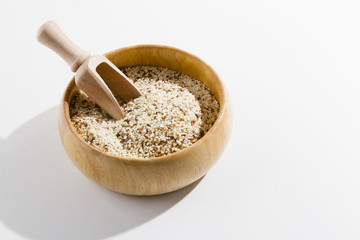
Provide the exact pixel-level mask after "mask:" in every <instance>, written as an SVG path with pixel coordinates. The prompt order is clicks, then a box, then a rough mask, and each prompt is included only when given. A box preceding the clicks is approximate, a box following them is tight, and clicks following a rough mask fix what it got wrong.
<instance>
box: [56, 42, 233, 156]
mask: <svg viewBox="0 0 360 240" xmlns="http://www.w3.org/2000/svg"><path fill="white" fill-rule="evenodd" d="M140 48H156V49H164V48H167V49H171V50H172V51H175V52H181V53H182V54H185V55H187V56H189V57H191V58H193V59H195V60H196V61H199V62H200V63H201V64H203V65H204V66H205V67H206V68H207V69H208V70H209V71H210V72H211V73H212V74H213V75H214V76H215V78H216V79H217V81H218V83H219V86H220V90H219V91H220V92H221V94H219V99H216V100H217V101H218V102H219V105H220V109H219V113H218V116H217V118H216V120H215V122H214V124H213V125H212V126H211V127H210V129H209V130H208V131H207V133H205V135H204V136H202V137H201V138H200V139H199V140H197V141H196V142H195V143H193V144H191V145H190V146H188V147H186V148H183V149H181V150H180V151H177V152H174V153H170V154H167V155H163V156H159V157H151V158H126V157H121V156H119V155H115V154H111V153H106V152H103V151H101V150H99V149H97V148H95V147H94V146H92V145H91V144H89V143H87V142H86V141H85V140H84V139H83V138H82V137H81V136H80V134H79V133H78V132H77V131H76V129H75V127H74V125H73V124H72V122H71V118H70V102H69V101H67V99H66V97H67V98H70V92H71V91H70V90H71V89H72V88H73V87H74V86H75V87H76V88H77V86H76V84H75V77H73V78H72V79H71V80H70V82H69V84H68V85H67V86H66V89H65V92H64V94H63V97H62V100H61V106H62V107H61V109H62V111H63V113H64V117H65V119H66V122H67V125H68V126H69V129H71V132H72V134H74V135H75V136H76V137H77V138H78V139H79V140H80V141H81V142H82V143H83V144H85V145H86V146H88V147H90V148H91V149H92V150H95V151H96V152H98V153H100V154H103V155H105V156H108V157H111V158H113V159H117V160H119V161H124V162H127V163H150V162H151V163H154V162H159V161H160V162H163V161H166V160H170V159H171V158H173V157H175V156H178V155H180V154H184V153H186V152H188V151H191V150H192V149H193V148H195V147H196V146H197V145H198V144H200V143H201V142H202V141H205V140H206V139H208V138H209V137H210V135H213V133H214V131H215V129H217V128H218V126H219V125H220V121H221V120H222V119H223V117H224V115H225V110H226V101H227V100H226V90H225V86H224V84H223V82H222V80H221V79H220V77H219V75H218V74H217V73H216V72H215V70H214V69H213V68H212V67H211V66H210V65H208V64H207V63H206V62H204V61H203V60H202V59H200V58H199V57H197V56H195V55H194V54H192V53H189V52H187V51H184V50H181V49H179V48H176V47H171V46H166V45H158V44H140V45H131V46H127V47H122V48H118V49H115V50H112V51H109V52H106V53H104V54H103V56H105V57H107V56H109V55H113V54H116V53H117V52H118V51H128V50H131V49H140ZM199 81H200V80H199ZM204 84H205V83H204ZM71 99H72V98H71ZM71 99H69V100H70V101H71ZM66 103H68V104H66Z"/></svg>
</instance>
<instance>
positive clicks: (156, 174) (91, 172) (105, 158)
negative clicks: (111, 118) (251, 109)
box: [59, 45, 232, 195]
mask: <svg viewBox="0 0 360 240" xmlns="http://www.w3.org/2000/svg"><path fill="white" fill-rule="evenodd" d="M105 56H106V57H107V58H108V59H109V60H110V61H111V62H113V63H114V64H115V65H116V66H117V67H124V66H134V65H151V66H160V67H167V68H169V69H172V70H175V71H178V72H182V73H185V74H187V75H189V76H191V77H194V78H197V79H199V80H200V81H202V82H203V83H205V84H206V85H207V86H208V87H209V88H210V89H211V91H212V92H213V93H214V94H215V96H216V98H217V100H218V101H219V103H220V111H219V115H218V118H217V120H216V122H215V124H214V125H213V127H212V128H211V129H210V130H209V131H208V132H207V133H206V134H205V136H203V137H202V138H201V139H200V140H199V141H197V142H196V143H194V144H193V145H191V146H190V147H187V148H185V149H183V150H181V151H179V152H176V153H173V154H170V155H167V156H162V157H156V158H148V159H127V158H121V157H117V156H114V155H110V154H107V153H103V152H101V151H99V150H97V149H95V148H93V147H92V146H91V145H89V144H88V143H86V142H85V141H83V140H82V139H81V137H80V136H79V135H78V134H77V132H76V130H75V129H74V127H73V126H72V124H71V120H70V116H69V103H70V101H71V99H72V97H73V95H74V94H75V93H76V92H77V91H78V89H77V87H76V85H75V83H74V79H72V80H71V82H70V84H69V85H68V87H67V89H66V91H65V94H64V96H63V99H62V102H61V108H60V114H59V131H60V136H61V140H62V143H63V145H64V148H65V150H66V152H67V154H68V156H69V157H70V159H71V160H72V161H73V163H74V164H75V165H76V166H77V168H78V169H79V170H80V171H81V172H82V173H84V174H85V175H86V176H87V177H88V178H89V179H91V180H93V181H94V182H97V183H98V184H100V185H102V186H104V187H106V188H108V189H110V190H112V191H116V192H121V193H125V194H131V195H155V194H162V193H166V192H171V191H174V190H177V189H179V188H182V187H185V186H187V185H189V184H191V183H193V182H194V181H196V180H198V179H199V178H201V177H202V176H204V175H205V174H206V172H207V171H208V170H209V169H210V168H211V167H212V166H213V165H214V164H215V162H216V161H217V160H218V158H219V157H220V155H221V153H222V152H223V150H224V148H225V146H226V144H227V142H228V139H229V136H230V132H231V127H232V112H231V106H230V100H229V96H228V94H227V91H226V89H225V87H224V85H223V83H222V82H221V80H220V78H219V77H218V75H217V74H216V73H215V72H214V71H213V69H212V68H211V67H210V66H208V65H207V64H206V63H204V62H203V61H202V60H200V59H199V58H197V57H196V56H194V55H192V54H189V53H186V52H184V51H182V50H179V49H176V48H172V47H166V46H158V45H139V46H132V47H126V48H121V49H118V50H115V51H112V52H109V53H107V54H105Z"/></svg>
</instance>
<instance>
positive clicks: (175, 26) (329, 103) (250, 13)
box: [0, 0, 360, 240]
mask: <svg viewBox="0 0 360 240" xmlns="http://www.w3.org/2000/svg"><path fill="white" fill-rule="evenodd" d="M359 13H360V2H359V1H358V0H353V1H350V0H347V1H345V0H342V1H340V0H339V1H331V0H303V1H287V0H283V1H281V0H272V1H267V0H251V1H250V0H248V1H233V2H231V1H202V2H200V1H194V0H193V1H184V0H182V1H176V2H170V1H162V2H160V1H155V0H153V1H146V2H145V1H144V2H143V3H142V2H140V1H77V0H72V1H64V0H63V1H58V2H54V1H25V0H24V1H15V0H13V1H2V2H1V6H0V29H1V38H0V43H1V44H0V81H1V85H0V86H1V87H0V116H1V118H0V151H1V154H0V159H1V161H0V239H35V240H38V239H39V240H40V239H41V240H45V239H46V240H47V239H55V240H58V239H67V240H73V239H74V240H75V239H76V240H79V239H90V240H98V239H256V240H258V239H276V240H281V239H284V240H285V239H326V240H331V239H347V240H348V239H359V238H360V228H359V227H360V193H359V191H360V147H359V146H360V127H359V124H360V112H359V105H360V94H359V93H360V81H359V80H360V73H359V72H360V71H359V69H360V14H359ZM49 19H52V20H56V21H57V22H58V23H59V25H60V26H61V27H62V28H63V30H64V31H65V32H66V33H67V34H68V35H69V36H70V37H71V38H72V39H73V40H74V42H76V43H77V44H78V45H80V46H81V47H82V48H84V49H86V50H88V51H90V52H91V53H93V54H99V53H104V52H107V51H110V50H113V49H116V48H120V47H124V46H129V45H135V44H145V43H151V44H163V45H170V46H174V47H178V48H181V49H183V50H186V51H188V52H191V53H193V54H195V55H197V56H199V57H200V58H202V59H203V60H205V61H206V62H207V63H208V64H210V65H211V66H213V67H214V69H215V70H216V71H217V72H218V74H219V75H220V77H221V78H222V79H223V81H224V83H225V85H226V86H227V88H228V89H229V92H230V94H231V98H232V104H233V112H234V126H233V131H232V136H231V140H230V142H229V144H228V146H227V149H226V151H225V152H224V154H223V155H222V157H221V158H220V159H219V161H218V163H217V164H216V165H215V166H214V167H213V168H212V169H211V170H210V172H209V173H208V174H207V175H206V176H205V177H204V178H203V179H202V180H201V181H199V182H197V183H195V184H193V185H191V186H190V187H187V188H185V189H182V190H180V191H177V192H174V193H171V194H166V195H162V196H155V197H131V196H125V195H122V194H117V193H113V192H110V191H108V190H106V189H104V188H102V187H100V186H98V185H96V184H95V183H93V182H91V181H90V180H88V179H86V178H85V177H84V176H83V175H82V174H81V173H80V172H79V171H78V170H77V169H76V168H75V167H74V166H73V164H72V163H71V161H70V160H69V159H68V157H67V156H66V154H65V152H64V150H63V148H62V146H61V142H60V140H59V136H58V130H57V111H58V106H59V105H58V104H59V102H60V98H61V96H62V94H63V91H64V89H65V87H66V85H67V84H68V82H69V80H70V79H71V77H72V73H71V71H70V70H69V68H68V66H67V65H66V64H65V63H64V62H63V60H62V59H60V58H59V57H58V56H56V55H55V54H54V53H53V52H51V51H50V50H49V49H47V48H45V47H44V46H42V45H40V44H39V43H38V42H37V41H36V37H35V36H36V31H37V29H38V27H39V26H40V25H41V24H42V23H43V22H45V21H46V20H49Z"/></svg>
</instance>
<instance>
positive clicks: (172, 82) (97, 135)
mask: <svg viewBox="0 0 360 240" xmlns="http://www.w3.org/2000/svg"><path fill="white" fill-rule="evenodd" d="M121 71H123V72H124V73H125V74H126V75H127V76H128V77H129V79H130V80H131V81H133V83H134V84H135V86H136V87H137V88H138V89H139V90H140V92H141V94H142V96H141V97H138V98H136V99H132V100H130V101H126V102H125V101H123V100H121V99H117V100H118V101H119V103H120V105H121V107H122V108H123V110H124V113H125V117H124V118H123V119H121V120H117V121H116V120H114V119H113V118H111V117H110V116H109V115H108V114H106V113H105V112H104V111H103V110H102V109H101V108H100V107H99V106H97V105H96V104H95V103H94V102H93V101H92V100H91V99H89V98H88V96H87V95H86V94H85V93H84V92H82V91H81V90H80V91H79V92H78V93H77V94H76V95H75V96H74V97H73V99H72V101H71V104H70V117H71V121H72V124H73V126H74V127H75V129H76V130H77V132H78V133H79V134H80V135H81V137H82V138H83V139H84V140H85V141H86V142H88V143H89V144H91V145H92V146H93V147H95V148H97V149H99V150H100V151H103V152H107V153H110V154H114V155H118V156H121V157H126V158H151V157H159V156H164V155H167V154H170V153H174V152H176V151H179V150H181V149H183V148H186V147H188V146H190V145H191V144H193V143H195V142H196V141H197V140H198V139H200V138H201V137H202V136H203V135H204V134H205V133H206V132H207V131H208V130H209V129H210V128H211V126H212V125H213V124H214V122H215V120H216V118H217V115H218V112H219V103H218V102H217V100H216V98H215V96H214V95H213V93H212V92H211V91H210V89H209V88H208V87H206V86H205V85H204V84H203V83H202V82H200V81H199V80H197V79H194V78H191V77H189V76H187V75H185V74H183V73H179V72H176V71H173V70H170V69H167V68H162V67H152V66H132V67H125V68H121Z"/></svg>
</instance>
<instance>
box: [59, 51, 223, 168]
mask: <svg viewBox="0 0 360 240" xmlns="http://www.w3.org/2000/svg"><path fill="white" fill-rule="evenodd" d="M105 56H106V57H107V58H108V59H109V60H110V61H111V62H112V63H113V64H114V65H115V66H117V67H127V66H137V65H147V66H157V67H166V68H169V69H171V70H174V71H177V72H181V73H184V74H187V75H189V76H190V77H193V78H196V79H198V80H200V81H201V82H203V83H204V84H205V85H206V86H207V87H209V88H210V90H211V91H212V92H213V94H214V95H215V97H216V99H217V100H218V102H219V104H220V110H219V114H218V117H217V119H216V121H215V123H214V125H213V126H212V127H211V128H210V130H209V131H208V132H207V133H206V134H205V135H204V136H203V137H202V138H201V139H199V140H198V141H197V142H195V143H194V144H192V145H191V146H189V147H187V148H184V149H182V150H180V151H178V152H175V153H172V154H169V155H166V156H161V157H154V158H146V160H147V161H149V160H156V159H166V158H167V157H168V156H172V155H175V154H180V153H181V152H184V151H187V150H188V149H189V148H191V147H192V146H194V145H195V144H198V143H199V142H201V141H203V140H204V139H206V138H208V137H209V135H211V132H212V129H213V128H216V125H217V124H218V122H219V119H220V118H221V117H222V115H223V114H224V106H225V97H226V96H225V89H224V86H223V84H222V82H221V80H220V78H219V77H218V75H217V74H216V73H215V71H214V70H213V69H212V68H211V67H210V66H208V65H207V64H206V63H205V62H203V61H202V60H201V59H199V58H198V57H196V56H194V55H192V54H190V53H187V52H185V51H182V50H180V49H176V48H173V47H168V46H158V45H139V46H131V47H125V48H120V49H117V50H114V51H112V52H109V53H106V54H105ZM78 91H79V90H78V88H77V86H76V85H75V81H74V79H72V81H71V82H70V84H69V85H68V87H67V89H66V92H65V94H64V98H63V107H64V112H65V117H66V121H67V124H68V125H69V126H70V129H71V130H72V131H73V133H74V134H75V135H76V136H77V137H78V138H79V139H81V140H82V138H81V137H80V135H79V134H78V133H77V131H76V130H75V128H74V127H73V126H72V123H71V119H70V112H69V105H70V103H71V100H72V98H73V96H74V95H75V94H76V93H77V92H78ZM82 142H83V143H85V144H86V145H88V146H89V147H91V148H92V149H94V150H97V149H95V148H94V147H93V146H91V145H90V144H88V143H87V142H85V141H83V140H82ZM97 151H100V150H97ZM101 153H103V154H105V155H109V156H111V157H116V158H118V159H123V160H126V159H124V158H122V157H119V156H115V155H111V154H108V153H105V152H101ZM131 160H132V161H134V160H140V161H141V160H144V159H141V158H132V159H131Z"/></svg>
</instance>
